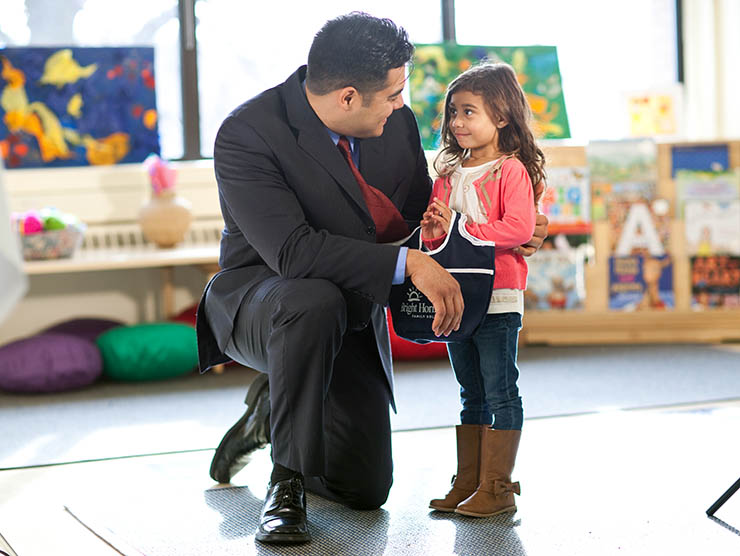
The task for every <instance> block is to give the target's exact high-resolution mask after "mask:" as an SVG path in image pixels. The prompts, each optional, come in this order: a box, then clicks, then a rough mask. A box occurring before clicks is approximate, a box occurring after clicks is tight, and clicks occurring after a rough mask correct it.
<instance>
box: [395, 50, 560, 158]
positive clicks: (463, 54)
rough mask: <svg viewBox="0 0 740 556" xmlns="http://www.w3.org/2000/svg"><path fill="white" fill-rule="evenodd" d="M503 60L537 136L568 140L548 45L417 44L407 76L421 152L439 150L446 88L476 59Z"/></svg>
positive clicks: (554, 62)
mask: <svg viewBox="0 0 740 556" xmlns="http://www.w3.org/2000/svg"><path fill="white" fill-rule="evenodd" d="M484 59H486V60H488V61H491V62H506V63H507V64H510V65H511V66H512V67H513V68H514V71H516V73H517V77H518V79H519V83H520V84H521V86H522V88H523V89H524V93H525V94H526V95H527V99H528V100H529V105H530V106H531V108H532V113H533V114H534V120H535V132H536V133H537V136H538V138H543V139H563V138H567V137H570V127H569V125H568V115H567V113H566V111H565V99H564V97H563V87H562V83H561V79H560V67H559V65H558V55H557V50H556V48H555V47H554V46H464V45H459V44H454V43H443V44H420V45H416V51H415V52H414V59H413V63H414V71H413V72H411V76H410V77H409V89H410V93H411V108H412V109H413V111H414V114H416V119H417V120H418V122H419V131H420V132H421V140H422V144H423V146H424V148H425V149H427V150H434V149H436V148H437V147H438V146H439V128H440V126H441V123H442V113H443V111H444V110H443V109H444V99H445V91H446V89H447V85H448V84H449V83H450V82H451V81H452V80H453V79H455V78H456V77H457V76H458V75H460V74H461V73H462V72H463V71H465V70H466V69H468V68H469V67H471V66H473V65H476V64H478V63H479V62H480V61H481V60H484Z"/></svg>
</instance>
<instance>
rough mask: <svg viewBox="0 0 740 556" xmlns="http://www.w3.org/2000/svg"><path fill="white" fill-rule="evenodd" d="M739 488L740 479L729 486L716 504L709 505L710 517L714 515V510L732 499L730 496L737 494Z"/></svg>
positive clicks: (708, 513)
mask: <svg viewBox="0 0 740 556" xmlns="http://www.w3.org/2000/svg"><path fill="white" fill-rule="evenodd" d="M738 490H740V479H738V480H737V481H735V484H734V485H732V486H731V487H730V488H728V489H727V492H725V493H724V494H723V495H722V496H720V497H719V498H717V501H716V502H715V503H714V504H712V505H711V506H709V509H708V510H707V515H708V516H710V517H711V516H713V515H714V512H716V511H717V510H719V509H720V508H721V507H722V504H724V503H725V502H727V501H728V500H729V499H730V496H732V495H733V494H735V493H736V492H737V491H738Z"/></svg>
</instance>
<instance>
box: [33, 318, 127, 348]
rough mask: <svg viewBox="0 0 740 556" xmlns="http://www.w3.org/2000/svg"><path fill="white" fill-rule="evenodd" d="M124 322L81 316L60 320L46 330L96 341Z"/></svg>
mask: <svg viewBox="0 0 740 556" xmlns="http://www.w3.org/2000/svg"><path fill="white" fill-rule="evenodd" d="M123 324H124V323H122V322H121V321H117V320H110V319H97V318H80V319H72V320H67V321H64V322H60V323H58V324H55V325H54V326H50V327H49V328H47V329H46V330H44V332H58V333H61V334H71V335H73V336H79V337H80V338H85V339H87V340H90V341H91V342H94V341H95V340H96V339H97V338H98V336H100V335H101V334H102V333H103V332H107V331H108V330H110V329H111V328H116V327H118V326H123Z"/></svg>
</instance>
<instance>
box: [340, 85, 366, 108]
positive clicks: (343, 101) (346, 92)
mask: <svg viewBox="0 0 740 556" xmlns="http://www.w3.org/2000/svg"><path fill="white" fill-rule="evenodd" d="M337 93H338V95H337V101H338V102H339V106H340V107H341V108H342V110H350V109H351V108H352V107H353V105H354V104H355V103H356V102H358V101H359V100H360V94H359V93H358V92H357V89H355V88H354V87H344V88H343V89H339V91H337Z"/></svg>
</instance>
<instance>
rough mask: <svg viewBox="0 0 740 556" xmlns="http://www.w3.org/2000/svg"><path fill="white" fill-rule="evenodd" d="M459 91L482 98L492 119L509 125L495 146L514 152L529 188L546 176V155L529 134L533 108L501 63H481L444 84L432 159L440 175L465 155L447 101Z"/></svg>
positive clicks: (447, 171) (503, 130) (510, 71)
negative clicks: (438, 147) (438, 145)
mask: <svg viewBox="0 0 740 556" xmlns="http://www.w3.org/2000/svg"><path fill="white" fill-rule="evenodd" d="M459 91H468V92H470V93H473V94H476V95H480V96H481V97H483V101H484V102H485V105H486V107H487V108H488V115H489V116H490V117H491V118H492V120H493V121H494V122H497V121H499V120H500V119H503V120H505V121H506V122H508V125H506V126H505V127H503V128H501V129H499V131H498V148H499V150H500V151H501V153H502V154H513V155H515V156H516V157H517V158H518V159H519V160H521V162H522V164H524V167H525V168H526V169H527V173H528V174H529V178H530V180H532V187H535V186H536V185H537V184H539V183H540V182H541V181H543V180H544V179H545V178H546V176H545V155H544V154H543V153H542V150H540V148H539V147H538V146H537V143H536V141H535V138H534V133H532V128H531V122H532V110H531V108H530V107H529V103H528V102H527V98H526V97H525V96H524V91H523V90H522V88H521V86H520V85H519V82H518V81H517V80H516V74H515V73H514V69H513V68H512V67H511V66H510V65H509V64H504V63H495V64H494V63H488V62H486V63H483V64H481V65H478V66H474V67H472V68H470V69H469V70H467V71H465V72H464V73H462V74H460V75H459V76H457V77H456V78H455V79H454V81H452V83H450V85H449V86H448V87H447V95H446V97H445V108H444V116H443V118H442V128H441V135H442V147H443V148H442V150H441V151H440V152H439V154H438V155H437V157H436V158H435V159H434V168H435V170H437V172H438V173H439V174H440V175H446V174H449V173H450V171H451V170H452V168H454V167H455V166H456V165H457V164H458V163H459V162H460V161H461V160H462V159H463V156H464V155H465V150H464V149H463V148H462V147H460V145H459V144H458V143H457V139H456V138H455V136H454V135H453V133H452V132H451V131H450V121H451V117H450V100H451V99H452V95H453V94H454V93H456V92H459Z"/></svg>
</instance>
